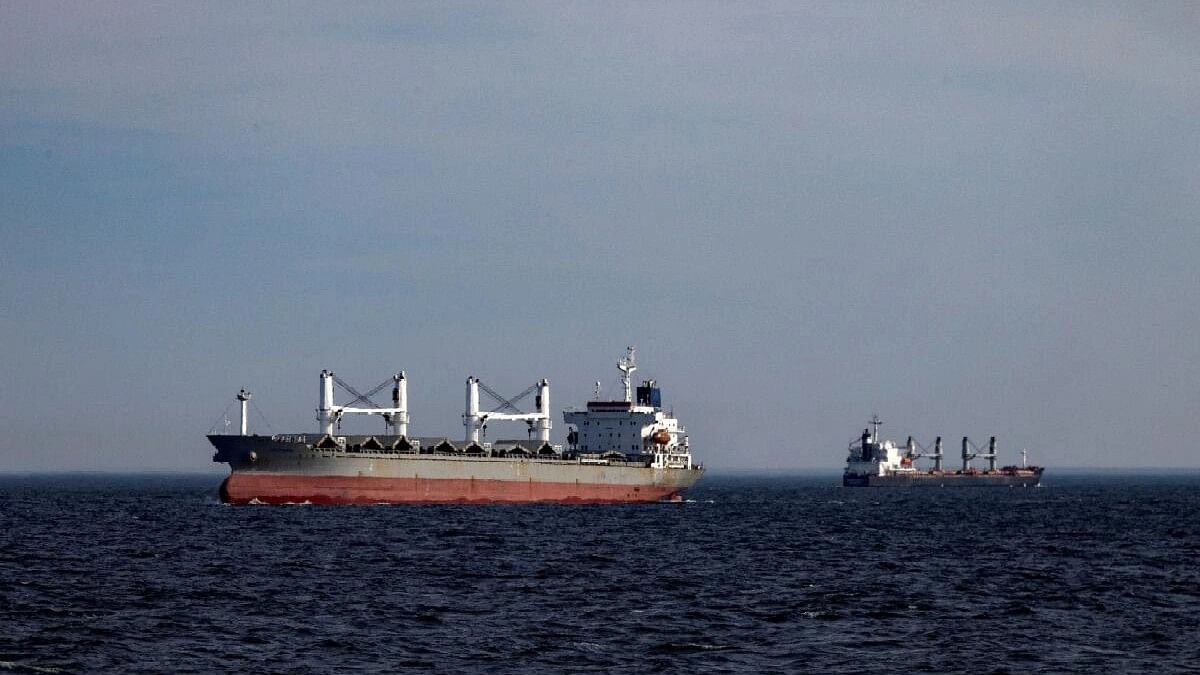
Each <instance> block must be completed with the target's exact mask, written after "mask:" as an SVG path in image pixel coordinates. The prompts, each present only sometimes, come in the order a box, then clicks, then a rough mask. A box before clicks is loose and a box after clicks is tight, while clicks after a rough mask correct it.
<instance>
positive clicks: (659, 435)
mask: <svg viewBox="0 0 1200 675" xmlns="http://www.w3.org/2000/svg"><path fill="white" fill-rule="evenodd" d="M650 440H651V441H652V442H653V443H654V444H655V445H666V444H668V443H670V442H671V432H669V431H667V430H666V429H659V430H657V431H655V432H654V433H652V434H650Z"/></svg>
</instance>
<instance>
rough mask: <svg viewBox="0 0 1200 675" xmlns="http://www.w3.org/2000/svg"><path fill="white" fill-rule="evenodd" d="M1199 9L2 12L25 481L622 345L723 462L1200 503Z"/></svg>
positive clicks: (417, 397) (550, 366)
mask: <svg viewBox="0 0 1200 675" xmlns="http://www.w3.org/2000/svg"><path fill="white" fill-rule="evenodd" d="M1198 8H1200V5H1197V4H1196V3H1191V2H1182V3H1168V2H1155V3H1116V4H1105V3H1091V2H1087V3H1084V2H1075V3H1044V2H1031V3H1007V2H1006V3H992V2H985V3H979V4H967V3H957V2H956V3H946V4H941V5H938V4H919V5H913V4H911V3H883V4H859V3H844V2H834V3H827V4H803V5H802V4H798V3H790V2H789V3H781V4H768V3H723V2H718V3H699V2H685V3H679V4H647V3H630V4H625V3H600V2H597V3H551V2H546V3H533V4H523V3H508V4H497V3H485V4H480V5H470V4H454V5H448V6H447V5H443V4H441V3H437V4H430V5H427V6H420V5H416V4H405V3H379V4H353V5H350V6H348V7H343V6H341V5H340V4H330V3H318V4H313V5H303V4H301V3H295V2H288V3H282V4H267V3H249V4H247V3H229V4H220V3H215V2H213V3H210V2H204V3H177V4H163V3H153V4H140V3H135V2H127V3H79V4H57V3H50V2H28V3H17V2H6V3H3V4H2V5H0V235H2V236H0V347H2V353H3V361H2V363H3V365H4V368H3V378H2V380H0V382H2V385H0V471H25V470H44V469H60V468H66V469H140V468H149V469H197V470H218V469H219V467H217V466H216V465H212V464H211V462H210V461H209V460H210V457H211V450H210V448H209V447H208V444H207V442H206V441H205V439H204V434H205V433H206V432H207V431H208V430H209V427H210V426H211V425H212V424H213V422H214V421H215V420H218V419H220V417H221V413H222V410H223V409H224V408H225V407H226V405H227V404H228V403H229V402H231V401H232V396H233V394H234V393H235V392H236V391H237V389H238V388H239V387H242V386H245V387H248V388H250V389H251V390H252V391H253V392H254V394H255V398H254V402H255V403H256V404H257V406H258V408H259V409H260V410H261V412H262V414H263V415H264V416H265V418H266V420H267V421H268V422H269V423H270V426H269V427H267V426H265V425H263V424H262V422H261V421H260V420H259V419H257V417H256V418H255V419H254V420H253V422H254V426H255V428H256V430H259V431H274V432H288V431H293V432H294V431H315V422H314V421H313V413H312V411H313V408H314V407H315V405H316V397H317V374H318V372H319V371H320V370H321V369H322V368H332V369H334V370H336V371H337V372H338V373H339V375H341V376H343V377H345V378H346V379H347V380H349V381H351V382H352V383H356V384H358V385H359V386H360V388H366V387H370V386H372V385H374V384H375V383H377V382H379V381H381V380H382V379H384V378H385V377H387V376H388V375H389V374H390V373H391V372H393V371H395V370H397V369H400V368H404V369H406V370H407V371H408V373H409V376H410V382H411V384H410V398H411V409H412V416H413V425H412V430H413V432H414V433H417V434H421V435H434V434H449V435H454V436H458V435H460V434H461V433H462V425H461V420H460V415H461V412H462V407H463V386H464V385H463V382H464V380H465V378H466V376H467V375H477V376H479V377H481V378H482V379H483V380H484V381H485V382H487V383H489V384H491V385H492V386H494V387H496V388H498V389H501V390H504V391H505V392H516V391H519V390H520V389H523V388H524V387H525V386H526V385H528V384H530V383H532V382H533V381H534V380H535V379H537V378H540V377H548V378H550V380H551V383H552V399H553V401H554V407H555V409H556V410H557V409H559V408H560V407H561V406H563V405H569V404H582V403H583V402H584V401H585V400H586V399H587V398H588V397H589V395H590V393H591V387H592V382H593V381H595V380H601V381H602V382H603V383H604V385H605V386H606V387H607V388H608V389H609V390H610V391H611V390H612V389H613V388H614V387H615V377H616V369H615V367H614V362H615V360H616V358H617V357H618V356H620V354H621V353H622V351H623V349H624V347H625V345H627V344H634V345H637V346H638V348H639V357H640V361H641V364H642V368H643V369H642V371H641V372H640V373H638V375H639V376H647V377H651V376H653V377H657V378H658V379H659V380H660V382H661V383H662V385H663V387H664V396H665V398H666V400H667V401H668V402H669V403H670V404H673V405H674V406H675V408H676V412H677V413H678V414H679V416H680V417H681V419H682V421H683V422H684V423H685V424H686V425H687V427H688V428H689V431H690V435H691V441H692V444H693V450H694V451H695V453H696V455H697V456H698V457H699V458H701V459H703V460H704V461H706V462H707V463H708V464H709V465H710V466H712V467H718V468H733V467H744V468H780V469H791V468H815V467H825V468H837V467H839V466H840V465H841V464H842V462H843V460H844V456H845V448H846V444H847V443H848V442H849V441H850V440H851V439H852V438H853V437H854V436H855V435H856V432H857V431H858V430H859V429H861V428H862V426H863V424H864V422H865V421H866V419H867V418H868V417H869V416H870V415H871V413H873V412H878V413H879V414H880V415H881V416H882V417H883V418H884V420H885V421H886V422H888V424H887V425H886V426H885V431H886V432H888V434H889V435H891V436H896V437H900V438H901V439H902V438H903V437H904V436H905V435H907V434H909V433H912V434H915V435H916V436H917V437H918V438H919V439H920V440H922V441H923V442H926V441H929V440H931V439H932V438H933V436H935V435H937V434H941V435H943V436H946V437H948V438H957V437H959V436H962V435H964V434H967V435H971V436H975V437H980V438H983V437H986V436H987V435H991V434H994V435H996V436H998V437H999V438H1000V444H1001V450H1002V451H1003V452H1005V453H1006V454H1007V455H1008V456H1007V458H1006V459H1014V460H1015V459H1016V458H1017V453H1018V452H1019V450H1020V448H1021V447H1028V448H1029V449H1030V452H1031V459H1033V460H1036V461H1038V462H1039V463H1044V464H1047V465H1050V466H1066V465H1072V466H1135V465H1143V464H1146V465H1155V466H1190V467H1198V466H1200V446H1197V441H1196V439H1197V438H1200V422H1198V418H1200V347H1198V346H1197V345H1200V337H1198V335H1197V333H1198V332H1200V273H1198V271H1197V258H1198V257H1200V9H1198ZM378 426H380V425H379V423H378V421H377V420H374V421H373V424H370V425H367V426H366V427H365V428H370V429H374V428H376V427H378ZM497 431H498V430H493V434H494V435H501V436H503V435H505V434H504V433H503V432H500V433H499V434H497ZM511 432H512V434H513V435H518V436H519V435H521V434H523V431H522V430H521V429H515V428H514V429H512V430H511ZM563 434H564V432H563V424H562V420H561V417H560V416H557V415H556V419H555V430H554V435H555V438H556V439H561V438H562V436H563Z"/></svg>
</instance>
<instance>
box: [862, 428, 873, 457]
mask: <svg viewBox="0 0 1200 675" xmlns="http://www.w3.org/2000/svg"><path fill="white" fill-rule="evenodd" d="M872 450H874V448H872V447H871V430H870V429H863V435H862V461H864V462H869V461H871V457H872V455H873V454H874V453H873V452H872Z"/></svg>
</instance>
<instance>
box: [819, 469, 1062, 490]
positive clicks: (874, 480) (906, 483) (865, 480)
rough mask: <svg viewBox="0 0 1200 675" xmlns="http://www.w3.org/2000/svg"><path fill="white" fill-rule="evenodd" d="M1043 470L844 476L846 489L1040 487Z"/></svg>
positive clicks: (843, 481) (843, 482) (843, 484)
mask: <svg viewBox="0 0 1200 675" xmlns="http://www.w3.org/2000/svg"><path fill="white" fill-rule="evenodd" d="M1041 482H1042V469H1035V470H1030V471H1027V472H1019V473H941V474H938V473H924V472H923V473H914V474H901V475H895V474H893V475H890V476H857V475H851V474H846V475H843V476H842V486H843V487H1037V486H1038V485H1039V484H1040V483H1041Z"/></svg>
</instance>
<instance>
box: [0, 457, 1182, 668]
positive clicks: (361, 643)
mask: <svg viewBox="0 0 1200 675" xmlns="http://www.w3.org/2000/svg"><path fill="white" fill-rule="evenodd" d="M220 479H221V477H220V476H111V475H97V476H89V475H82V476H81V475H69V476H31V477H28V476H27V477H12V476H10V477H0V671H13V672H31V673H32V672H38V673H44V672H100V671H106V672H122V673H129V672H214V671H217V672H237V671H246V672H263V673H268V672H287V673H327V672H347V671H353V672H396V671H405V670H424V671H431V672H447V673H462V672H489V673H494V672H513V673H517V672H520V673H530V672H605V673H609V672H616V673H645V672H689V673H693V672H700V673H707V672H711V673H722V672H727V673H764V672H785V673H793V672H814V673H872V672H878V673H894V672H905V673H922V672H929V673H933V672H937V673H943V672H971V673H1098V672H1100V673H1105V672H1108V673H1138V672H1145V673H1164V672H1196V671H1200V474H1189V475H1184V476H1177V477H1172V476H1167V475H1133V476H1114V475H1107V476H1103V475H1100V476H1087V475H1076V476H1065V475H1064V476H1055V475H1054V472H1053V471H1050V472H1048V473H1047V475H1046V483H1047V485H1046V486H1045V487H1042V488H1037V489H1032V488H1029V489H1020V488H997V489H987V488H985V489H963V488H958V489H954V488H949V489H929V490H896V489H891V490H889V489H878V488H877V489H844V488H841V487H838V486H837V481H838V478H837V477H835V476H833V475H825V476H817V477H812V476H809V477H803V476H800V477H797V476H791V477H786V476H785V477H722V476H708V477H706V478H705V479H704V480H702V481H701V483H700V484H699V485H698V486H697V487H696V488H695V489H694V490H693V491H692V492H691V493H690V495H689V496H690V498H691V499H692V500H693V501H691V502H688V503H683V504H652V505H636V506H635V505H630V506H615V507H614V506H554V505H525V506H413V507H404V506H400V507H397V506H375V507H315V506H292V507H270V506H248V507H230V506H226V505H222V504H220V503H218V502H217V500H216V490H217V485H218V483H219V482H220Z"/></svg>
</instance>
